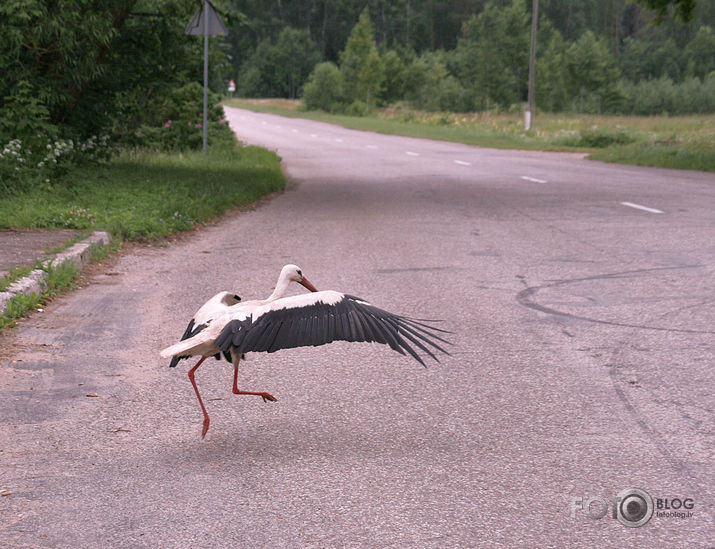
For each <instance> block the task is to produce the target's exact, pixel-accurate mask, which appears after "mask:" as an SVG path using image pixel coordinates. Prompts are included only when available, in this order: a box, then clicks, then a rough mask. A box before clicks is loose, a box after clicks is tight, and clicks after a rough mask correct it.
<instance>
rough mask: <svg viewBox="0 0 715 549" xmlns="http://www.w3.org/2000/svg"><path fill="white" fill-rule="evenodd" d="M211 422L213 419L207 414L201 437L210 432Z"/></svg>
mask: <svg viewBox="0 0 715 549" xmlns="http://www.w3.org/2000/svg"><path fill="white" fill-rule="evenodd" d="M209 423H211V420H210V419H209V416H206V417H205V418H204V428H203V430H202V431H201V438H204V437H205V436H206V433H208V432H209Z"/></svg>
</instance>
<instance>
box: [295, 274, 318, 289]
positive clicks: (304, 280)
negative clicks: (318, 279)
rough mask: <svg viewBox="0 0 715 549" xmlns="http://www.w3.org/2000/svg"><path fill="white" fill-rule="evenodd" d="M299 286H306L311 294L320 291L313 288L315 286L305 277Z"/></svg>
mask: <svg viewBox="0 0 715 549" xmlns="http://www.w3.org/2000/svg"><path fill="white" fill-rule="evenodd" d="M298 284H301V285H302V286H305V287H306V288H308V289H309V290H310V291H311V292H317V291H318V288H316V287H315V286H313V285H312V284H311V283H310V281H309V280H308V279H307V278H305V277H303V278H302V279H301V281H300V282H299V283H298Z"/></svg>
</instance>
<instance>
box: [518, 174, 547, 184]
mask: <svg viewBox="0 0 715 549" xmlns="http://www.w3.org/2000/svg"><path fill="white" fill-rule="evenodd" d="M521 179H524V180H526V181H532V182H533V183H546V181H545V180H544V179H536V178H535V177H529V176H528V175H522V176H521Z"/></svg>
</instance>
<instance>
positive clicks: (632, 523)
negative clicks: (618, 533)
mask: <svg viewBox="0 0 715 549" xmlns="http://www.w3.org/2000/svg"><path fill="white" fill-rule="evenodd" d="M694 507H695V502H694V501H693V499H692V498H684V499H683V498H669V499H668V498H665V499H661V498H657V499H656V500H655V501H654V500H653V498H652V497H651V495H650V494H649V493H648V492H646V491H645V490H642V489H640V488H626V489H625V490H621V491H620V492H619V493H618V494H616V495H615V496H614V497H611V498H604V497H601V496H592V497H588V498H582V497H574V498H572V499H571V517H572V518H576V516H577V514H580V513H583V514H585V515H586V516H587V517H588V518H590V519H593V520H599V519H602V518H603V517H605V516H606V515H607V514H609V512H610V515H611V518H613V519H616V520H617V521H618V522H620V523H621V524H623V525H624V526H627V527H629V528H638V527H640V526H643V525H644V524H646V523H647V522H648V521H649V520H650V519H651V517H652V516H653V513H654V512H656V516H657V517H663V518H690V517H692V516H693V512H692V509H693V508H694ZM656 510H657V511H656Z"/></svg>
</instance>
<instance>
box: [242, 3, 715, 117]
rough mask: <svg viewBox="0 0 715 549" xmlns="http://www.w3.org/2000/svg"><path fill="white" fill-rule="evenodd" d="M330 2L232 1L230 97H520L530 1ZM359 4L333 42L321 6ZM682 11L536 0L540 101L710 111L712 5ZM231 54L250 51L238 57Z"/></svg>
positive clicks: (472, 106) (364, 102)
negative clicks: (233, 92) (240, 17)
mask: <svg viewBox="0 0 715 549" xmlns="http://www.w3.org/2000/svg"><path fill="white" fill-rule="evenodd" d="M647 2H648V3H649V4H650V5H651V6H650V7H653V8H656V9H657V8H660V9H661V11H660V12H659V13H660V17H661V18H662V17H664V15H665V13H667V12H664V11H662V8H663V6H665V5H667V3H666V2H663V1H660V0H647ZM270 3H271V2H267V4H270ZM644 3H645V2H644ZM263 4H264V5H265V4H266V3H265V2H264V3H263ZM329 4H330V5H328V4H327V3H321V2H311V3H308V6H306V3H304V2H303V3H297V2H285V1H283V2H277V5H276V6H274V7H275V8H276V10H275V11H272V10H270V9H269V8H268V7H265V10H264V9H260V10H257V11H255V12H253V11H251V9H252V8H257V6H256V3H254V2H243V3H241V5H240V9H242V10H243V11H244V12H245V13H246V16H247V21H246V24H244V25H242V26H241V27H238V28H237V29H239V30H240V29H242V28H248V29H250V32H249V33H244V34H243V35H241V37H240V38H239V37H237V36H236V35H235V34H234V33H233V32H232V33H231V46H232V48H233V51H234V52H235V54H234V55H235V56H234V61H233V65H232V68H233V69H234V70H236V71H237V72H238V91H239V93H240V94H241V95H244V96H262V97H266V96H268V97H289V98H294V97H298V96H302V98H303V99H304V102H305V103H306V105H307V106H308V107H309V108H321V109H324V110H330V111H337V112H350V113H353V114H358V113H360V112H364V111H366V110H368V109H370V108H372V107H373V106H375V105H379V104H383V105H384V104H391V103H394V102H397V101H403V102H407V103H408V104H410V105H412V106H413V107H415V108H419V109H426V110H452V111H475V110H509V109H516V108H521V107H520V103H521V102H523V101H524V100H525V99H526V95H527V74H528V55H529V37H530V21H531V0H488V1H487V0H484V1H469V0H464V1H461V2H456V1H452V2H438V1H436V0H433V1H422V2H420V1H417V0H404V1H397V2H382V1H377V0H376V1H370V2H367V3H365V2H362V3H357V2H349V1H348V2H331V3H329ZM358 4H360V5H363V6H365V7H364V8H363V9H362V11H361V12H360V15H359V16H358V17H356V19H357V21H356V23H355V25H354V26H353V27H352V28H351V29H350V30H349V32H348V34H347V36H346V37H345V38H341V37H340V36H339V35H341V34H342V33H345V32H347V29H346V28H345V27H346V25H345V20H346V19H347V18H346V17H343V18H341V19H340V20H339V22H336V23H335V24H333V22H334V19H333V18H332V17H331V14H333V15H334V14H337V13H338V12H340V10H343V12H347V11H349V10H350V9H353V10H354V9H355V8H356V7H357V5H358ZM366 4H367V5H366ZM278 5H280V8H278ZM299 5H300V6H301V7H302V10H300V9H298V7H299ZM677 8H678V9H680V10H681V12H682V13H681V15H682V14H685V15H684V17H687V16H688V12H687V10H686V9H685V8H684V7H683V5H681V4H679V5H678V6H677ZM691 8H693V9H692V11H691V12H689V15H690V17H691V20H690V22H689V23H684V22H683V21H681V20H679V19H665V20H662V21H661V20H659V16H658V12H656V13H653V12H651V11H649V10H648V9H646V7H644V6H642V5H639V4H633V3H629V2H627V1H626V0H573V1H571V2H558V1H556V0H541V2H540V20H539V34H538V36H539V41H538V47H537V72H536V74H537V78H536V101H537V107H538V108H540V109H542V110H548V111H564V110H568V111H576V112H588V113H601V112H618V113H633V114H656V113H663V112H667V113H672V114H677V113H698V112H713V111H715V75H713V74H712V73H713V71H715V34H714V32H713V28H714V25H713V23H715V7H714V6H713V3H712V2H711V3H707V2H703V3H700V4H697V5H692V4H691ZM268 13H271V14H272V15H271V16H270V17H268V16H267V14H268ZM289 23H290V24H289ZM296 23H297V24H298V25H299V26H294V24H296ZM272 33H277V34H275V36H272ZM254 44H255V45H254ZM336 44H344V46H343V47H338V46H336ZM241 51H243V52H248V53H247V54H245V55H244V57H243V59H242V61H241V60H240V59H239V55H240V52H241ZM316 60H320V61H319V62H317V61H316ZM316 63H317V64H316ZM301 90H302V92H301Z"/></svg>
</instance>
